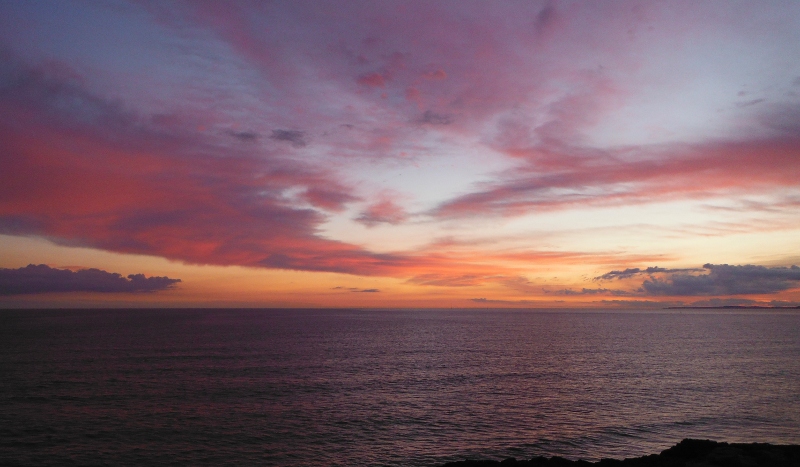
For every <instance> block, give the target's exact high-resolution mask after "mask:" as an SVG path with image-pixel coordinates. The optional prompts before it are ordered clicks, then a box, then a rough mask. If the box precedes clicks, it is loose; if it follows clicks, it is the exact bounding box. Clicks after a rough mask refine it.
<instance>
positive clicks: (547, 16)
mask: <svg viewBox="0 0 800 467" xmlns="http://www.w3.org/2000/svg"><path fill="white" fill-rule="evenodd" d="M555 16H556V10H555V8H553V5H551V4H549V3H548V4H547V5H545V7H544V8H542V9H541V10H539V14H537V15H536V20H535V22H534V27H535V29H536V31H537V32H539V33H541V32H542V31H544V29H546V28H547V27H548V26H549V25H550V24H552V23H553V20H554V19H555Z"/></svg>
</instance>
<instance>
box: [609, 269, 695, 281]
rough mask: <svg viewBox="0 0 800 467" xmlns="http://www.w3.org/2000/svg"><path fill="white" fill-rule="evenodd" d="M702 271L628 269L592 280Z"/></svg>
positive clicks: (611, 272)
mask: <svg viewBox="0 0 800 467" xmlns="http://www.w3.org/2000/svg"><path fill="white" fill-rule="evenodd" d="M699 271H702V269H668V268H660V267H658V266H653V267H649V268H645V269H640V268H628V269H625V270H623V271H610V272H607V273H605V274H603V275H602V276H597V277H595V278H594V280H596V281H608V280H614V279H627V278H630V277H633V276H638V275H642V274H656V273H687V272H699Z"/></svg>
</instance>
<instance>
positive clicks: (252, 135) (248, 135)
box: [227, 130, 274, 143]
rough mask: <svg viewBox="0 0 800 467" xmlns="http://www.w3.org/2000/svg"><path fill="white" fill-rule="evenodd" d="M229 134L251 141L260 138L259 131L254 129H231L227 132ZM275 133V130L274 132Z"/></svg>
mask: <svg viewBox="0 0 800 467" xmlns="http://www.w3.org/2000/svg"><path fill="white" fill-rule="evenodd" d="M227 134H228V135H230V136H233V137H234V138H236V139H238V140H239V141H243V142H246V143H249V142H251V141H255V140H257V139H258V133H256V132H253V131H233V130H230V131H228V132H227ZM273 135H274V132H273Z"/></svg>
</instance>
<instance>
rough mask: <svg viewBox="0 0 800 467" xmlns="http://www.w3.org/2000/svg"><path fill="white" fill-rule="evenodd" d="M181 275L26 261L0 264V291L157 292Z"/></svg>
mask: <svg viewBox="0 0 800 467" xmlns="http://www.w3.org/2000/svg"><path fill="white" fill-rule="evenodd" d="M180 281H181V280H180V279H170V278H169V277H156V276H152V277H145V275H144V274H131V275H129V276H128V277H127V278H125V277H122V275H120V274H117V273H115V272H106V271H103V270H100V269H94V268H92V269H82V270H80V271H70V270H68V269H56V268H51V267H49V266H47V265H45V264H39V265H33V264H29V265H27V266H26V267H24V268H19V269H5V268H0V295H23V294H40V293H48V292H102V293H113V292H117V293H118V292H156V291H159V290H165V289H170V288H172V287H174V285H175V284H176V283H178V282H180Z"/></svg>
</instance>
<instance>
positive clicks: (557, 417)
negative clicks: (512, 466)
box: [0, 309, 800, 466]
mask: <svg viewBox="0 0 800 467" xmlns="http://www.w3.org/2000/svg"><path fill="white" fill-rule="evenodd" d="M687 437H692V438H704V439H706V438H707V439H713V440H717V441H728V442H756V441H758V442H771V443H781V444H786V443H792V444H798V443H800V313H798V312H797V311H782V310H733V311H729V310H694V311H693V310H659V311H623V310H605V311H580V310H549V311H548V310H474V309H473V310H469V309H452V310H343V309H335V310H305V309H301V310H271V309H268V310H256V309H248V310H224V309H194V310H173V309H161V310H152V309H149V310H0V464H3V465H145V464H146V465H279V466H345V465H347V466H361V465H364V466H435V465H437V464H441V463H444V462H447V461H453V460H462V459H465V458H471V459H477V458H480V459H497V460H499V459H503V458H506V457H516V458H518V459H522V458H530V457H533V456H538V455H544V456H552V455H561V456H564V457H567V458H570V459H586V460H597V459H600V458H603V457H612V458H625V457H635V456H640V455H644V454H653V453H657V452H659V451H661V450H663V449H666V448H667V447H669V446H671V445H673V444H675V443H677V442H678V441H680V440H681V439H683V438H687Z"/></svg>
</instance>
